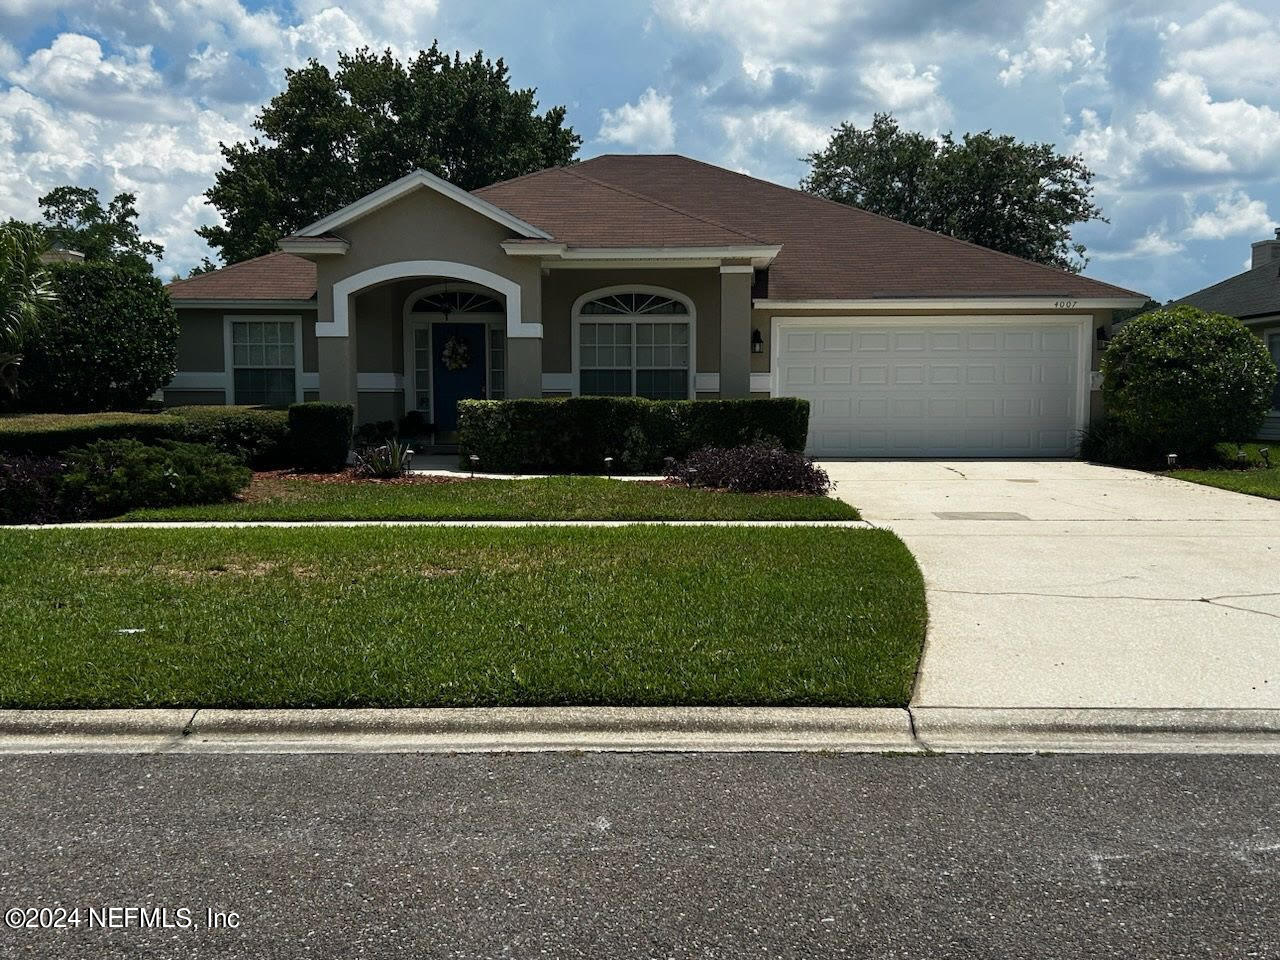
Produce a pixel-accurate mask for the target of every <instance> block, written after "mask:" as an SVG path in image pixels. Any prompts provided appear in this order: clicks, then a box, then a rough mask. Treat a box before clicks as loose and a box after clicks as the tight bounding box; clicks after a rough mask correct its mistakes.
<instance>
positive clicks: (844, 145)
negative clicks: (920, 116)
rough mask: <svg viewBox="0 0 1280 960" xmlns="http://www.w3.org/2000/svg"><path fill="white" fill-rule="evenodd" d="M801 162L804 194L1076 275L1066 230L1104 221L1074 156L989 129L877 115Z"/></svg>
mask: <svg viewBox="0 0 1280 960" xmlns="http://www.w3.org/2000/svg"><path fill="white" fill-rule="evenodd" d="M807 160H808V162H809V175H808V176H807V177H805V178H804V180H802V181H801V184H800V186H801V189H803V190H806V191H808V192H809V193H814V194H817V195H819V196H823V197H827V198H828V199H830V200H835V201H838V202H840V203H847V204H851V205H853V206H857V207H862V208H863V209H864V210H870V211H871V212H872V213H879V214H882V215H884V216H886V217H892V218H893V219H895V220H902V221H903V222H905V223H910V224H914V225H915V226H917V227H924V228H925V229H927V230H934V231H937V232H938V233H945V234H947V235H948V236H952V237H957V238H959V239H961V240H968V241H969V242H971V243H977V244H980V245H982V246H984V247H990V248H991V249H993V250H1000V251H1003V252H1004V253H1011V254H1013V255H1014V256H1018V257H1025V258H1026V259H1028V260H1035V261H1036V262H1038V263H1043V264H1047V265H1048V266H1051V267H1060V268H1062V269H1065V270H1070V271H1072V272H1074V273H1078V272H1079V271H1081V270H1083V269H1084V267H1085V265H1086V264H1087V263H1088V258H1086V257H1085V247H1084V244H1082V243H1077V242H1075V241H1073V240H1072V238H1071V228H1072V227H1073V226H1075V225H1076V224H1078V223H1085V222H1087V221H1089V220H1103V219H1104V218H1103V216H1102V210H1101V208H1100V207H1098V205H1097V204H1096V203H1095V202H1094V199H1093V185H1092V184H1093V176H1094V175H1093V172H1092V171H1091V170H1090V169H1089V168H1088V167H1087V166H1085V163H1084V160H1083V159H1082V158H1081V157H1079V156H1075V155H1063V154H1060V153H1058V152H1057V151H1056V150H1055V149H1054V146H1053V144H1051V143H1023V142H1021V141H1019V140H1016V139H1015V138H1013V137H1011V136H1007V135H1002V136H997V135H995V134H992V132H991V131H990V130H984V131H983V132H981V133H966V134H965V135H964V136H963V137H962V138H961V139H959V140H957V139H955V138H954V137H953V136H952V135H951V134H950V133H945V134H943V135H942V136H941V137H938V138H937V139H934V138H932V137H926V136H924V135H923V134H920V133H916V132H914V131H910V130H903V129H902V128H901V127H900V126H899V125H898V123H897V121H896V120H894V118H893V117H892V116H891V115H889V114H876V116H875V118H874V120H873V121H872V123H871V126H870V127H868V128H865V129H862V128H859V127H855V126H854V125H853V124H851V123H844V124H841V125H840V126H839V127H837V128H836V129H835V131H834V133H833V134H832V136H831V140H830V141H829V142H828V143H827V146H826V147H825V148H823V149H822V150H820V151H818V152H817V153H814V154H811V155H810V156H809V157H808V158H807Z"/></svg>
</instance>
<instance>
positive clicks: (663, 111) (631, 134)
mask: <svg viewBox="0 0 1280 960" xmlns="http://www.w3.org/2000/svg"><path fill="white" fill-rule="evenodd" d="M596 136H598V137H599V138H600V139H601V140H604V141H606V142H608V143H621V144H624V145H626V146H628V147H635V148H637V149H639V150H642V151H661V150H670V149H671V147H672V145H674V144H675V142H676V122H675V119H674V118H673V117H672V115H671V97H670V96H662V95H660V94H659V93H658V92H657V91H656V90H654V89H653V87H650V88H649V89H648V90H646V91H645V92H644V93H642V94H641V95H640V99H639V100H637V101H636V102H635V103H624V104H623V105H622V106H620V107H618V108H617V109H616V110H601V111H600V132H599V133H598V134H597V135H596Z"/></svg>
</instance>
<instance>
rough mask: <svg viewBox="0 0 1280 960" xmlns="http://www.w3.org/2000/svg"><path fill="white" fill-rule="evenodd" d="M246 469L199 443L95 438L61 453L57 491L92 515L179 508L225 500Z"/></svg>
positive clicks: (244, 481) (239, 486)
mask: <svg viewBox="0 0 1280 960" xmlns="http://www.w3.org/2000/svg"><path fill="white" fill-rule="evenodd" d="M251 476H252V474H251V473H250V471H249V468H248V467H246V466H244V464H242V463H240V462H239V461H238V460H237V459H236V458H235V457H232V456H231V455H229V454H226V453H222V452H221V451H219V450H215V449H214V448H213V447H210V446H206V445H205V444H201V443H181V442H179V441H176V440H165V441H163V442H161V443H160V444H158V445H154V446H151V445H148V444H145V443H141V442H139V441H137V440H100V441H98V442H97V443H91V444H89V446H87V447H83V448H81V449H78V450H72V451H70V452H69V453H68V454H67V472H66V474H65V475H64V476H63V478H62V485H61V493H62V496H63V498H64V500H65V501H66V502H68V503H73V504H79V505H82V506H83V508H84V510H85V512H87V513H89V514H91V515H94V516H112V515H114V514H118V513H125V512H127V511H129V510H133V509H136V508H138V507H179V506H191V505H197V504H204V503H223V502H225V501H228V500H231V499H233V498H234V497H235V495H236V494H237V493H239V492H240V491H241V490H243V489H244V488H245V487H246V486H248V484H249V479H250V477H251Z"/></svg>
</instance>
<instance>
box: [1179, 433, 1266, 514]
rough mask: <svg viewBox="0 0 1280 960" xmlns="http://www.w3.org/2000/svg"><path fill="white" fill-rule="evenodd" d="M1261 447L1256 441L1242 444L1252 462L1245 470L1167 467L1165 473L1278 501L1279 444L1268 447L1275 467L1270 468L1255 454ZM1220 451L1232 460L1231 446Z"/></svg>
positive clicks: (1234, 449)
mask: <svg viewBox="0 0 1280 960" xmlns="http://www.w3.org/2000/svg"><path fill="white" fill-rule="evenodd" d="M1262 446H1264V445H1263V444H1257V443H1251V444H1246V445H1245V453H1246V455H1247V456H1248V457H1249V462H1250V463H1251V464H1253V466H1251V467H1250V468H1249V469H1247V470H1171V471H1169V476H1171V477H1176V478H1177V479H1179V480H1190V481H1191V482H1192V483H1203V484H1205V485H1206V486H1210V487H1221V488H1222V489H1223V490H1234V491H1235V492H1236V493H1247V494H1249V495H1250V496H1254V497H1269V498H1270V499H1272V500H1280V444H1276V445H1275V446H1274V447H1273V448H1272V456H1271V462H1272V463H1273V464H1275V466H1273V467H1271V468H1270V469H1267V468H1265V467H1264V466H1263V465H1262V457H1261V456H1260V455H1259V454H1258V450H1259V449H1261V447H1262ZM1222 453H1223V456H1224V457H1226V458H1228V459H1234V458H1235V454H1236V448H1235V445H1234V444H1228V445H1224V446H1223V447H1222Z"/></svg>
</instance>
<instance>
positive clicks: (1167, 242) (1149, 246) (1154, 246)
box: [1090, 224, 1185, 260]
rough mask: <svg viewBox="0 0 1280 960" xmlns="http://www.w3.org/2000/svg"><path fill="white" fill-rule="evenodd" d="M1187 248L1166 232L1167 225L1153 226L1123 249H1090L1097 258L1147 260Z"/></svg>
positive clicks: (1170, 254) (1091, 254)
mask: <svg viewBox="0 0 1280 960" xmlns="http://www.w3.org/2000/svg"><path fill="white" fill-rule="evenodd" d="M1184 249H1185V248H1184V247H1183V245H1182V243H1181V242H1180V241H1178V240H1174V239H1171V238H1170V237H1169V236H1167V235H1166V233H1165V225H1164V224H1161V225H1160V226H1159V227H1158V228H1152V229H1150V230H1148V231H1147V232H1146V233H1145V234H1143V235H1142V236H1141V237H1139V238H1138V239H1137V240H1135V241H1134V242H1133V243H1132V244H1130V245H1129V246H1128V247H1125V248H1124V249H1122V250H1098V251H1090V256H1092V257H1093V259H1095V260H1145V259H1148V258H1151V257H1168V256H1172V255H1173V254H1175V253H1181V252H1182V251H1183V250H1184Z"/></svg>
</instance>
